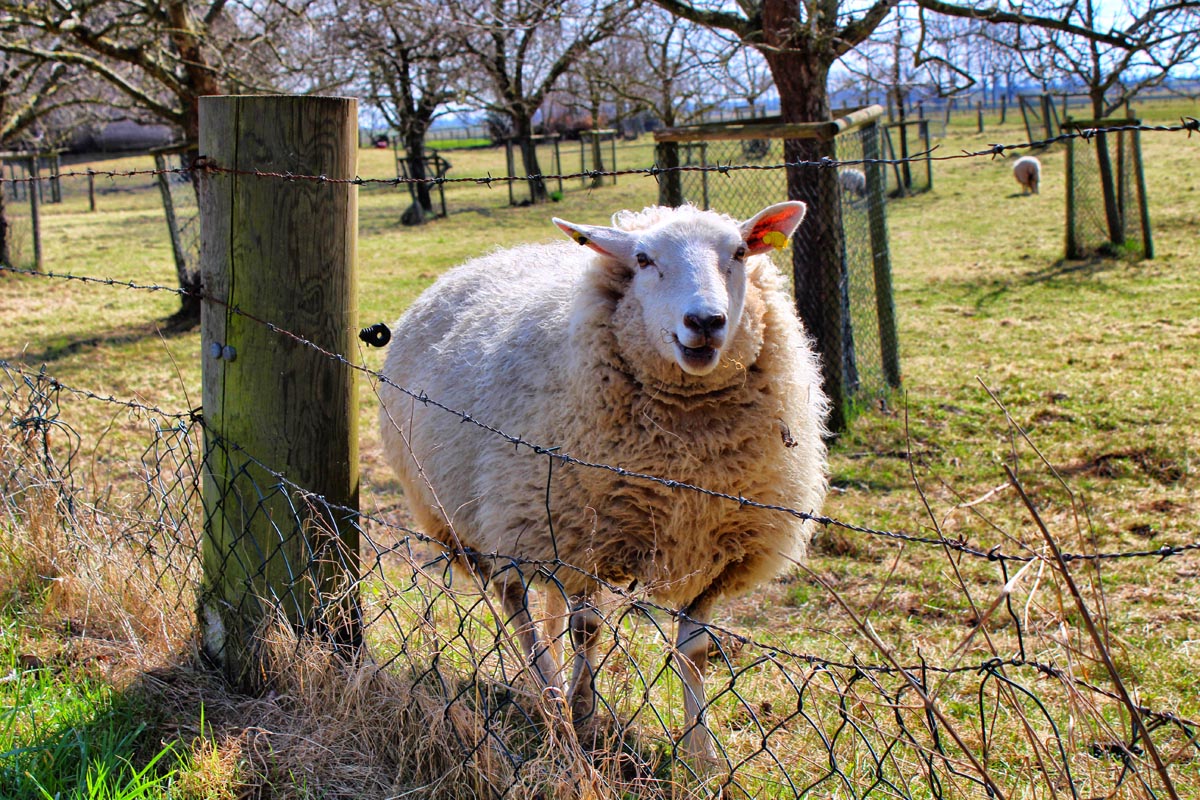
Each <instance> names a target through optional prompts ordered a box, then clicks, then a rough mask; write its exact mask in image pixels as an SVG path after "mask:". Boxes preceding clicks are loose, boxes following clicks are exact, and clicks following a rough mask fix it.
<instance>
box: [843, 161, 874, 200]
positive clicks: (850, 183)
mask: <svg viewBox="0 0 1200 800" xmlns="http://www.w3.org/2000/svg"><path fill="white" fill-rule="evenodd" d="M838 183H839V184H841V186H842V191H843V192H845V193H847V194H851V195H854V196H855V197H859V198H862V197H866V196H867V176H866V175H864V174H863V171H862V170H861V169H854V168H853V167H850V168H847V169H843V170H841V171H840V172H838Z"/></svg>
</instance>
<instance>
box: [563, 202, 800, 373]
mask: <svg viewBox="0 0 1200 800" xmlns="http://www.w3.org/2000/svg"><path fill="white" fill-rule="evenodd" d="M804 211H805V207H804V204H803V203H796V202H794V203H780V204H778V205H774V206H771V207H769V208H767V209H765V210H763V211H761V212H760V213H758V214H756V215H755V216H754V217H752V218H751V219H749V220H747V221H746V222H743V223H740V224H739V223H737V222H736V221H734V220H732V219H730V218H729V217H726V216H722V215H720V214H715V213H711V212H704V211H699V210H697V209H695V208H692V207H690V206H685V207H683V208H680V209H678V210H676V211H674V212H670V211H662V213H659V214H657V215H656V217H657V219H656V221H655V222H654V223H653V224H651V225H649V226H647V227H639V228H636V229H634V230H623V229H621V228H603V227H595V226H590V225H576V224H573V223H569V222H564V221H563V220H560V219H555V220H554V223H555V224H556V225H558V227H560V228H562V229H563V230H564V231H565V232H566V233H567V234H568V235H569V236H571V238H573V239H575V241H577V242H579V243H580V244H583V245H586V246H588V247H591V248H592V249H593V250H596V251H597V252H599V253H602V254H603V255H605V256H608V257H610V258H612V259H615V260H616V261H617V262H619V263H620V264H621V265H623V266H624V267H625V269H627V270H628V271H629V272H630V274H631V275H632V277H631V279H630V282H629V288H628V290H627V291H628V293H629V294H631V295H632V297H633V298H634V299H635V300H636V301H637V304H638V306H639V307H640V308H641V312H642V322H643V324H644V325H645V330H646V339H647V341H649V342H650V343H651V344H652V345H653V346H654V347H655V349H656V350H657V353H658V355H659V356H660V357H661V358H662V359H664V360H665V361H668V362H673V363H674V364H676V365H678V367H679V368H680V369H681V370H683V371H684V372H685V373H687V374H689V375H696V376H704V375H708V374H709V373H711V372H712V371H713V370H715V369H716V368H717V365H718V364H720V362H721V356H722V354H723V353H724V352H725V350H726V349H728V347H729V346H730V344H731V338H732V337H733V336H734V335H735V334H736V332H737V331H738V329H739V327H740V325H741V317H742V309H743V305H744V303H745V299H746V280H747V273H746V259H747V258H749V257H751V256H754V255H757V254H760V253H765V252H768V251H770V250H772V249H776V248H780V247H783V246H784V245H785V244H786V243H787V240H788V237H789V236H791V234H792V232H793V231H794V230H795V229H796V226H797V225H799V224H800V221H801V220H802V219H803V218H804Z"/></svg>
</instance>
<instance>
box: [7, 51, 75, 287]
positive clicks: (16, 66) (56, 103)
mask: <svg viewBox="0 0 1200 800" xmlns="http://www.w3.org/2000/svg"><path fill="white" fill-rule="evenodd" d="M0 33H3V34H4V35H11V33H12V30H11V28H8V29H6V28H0ZM68 78H69V71H68V69H67V67H65V66H63V65H61V64H46V63H44V62H41V61H39V60H38V59H35V58H30V57H27V56H17V55H12V54H8V53H3V52H0V150H11V149H17V148H18V147H19V146H20V145H21V144H23V140H24V139H25V138H26V137H27V136H28V134H29V133H30V132H32V131H33V130H34V128H35V126H37V124H38V122H39V121H41V120H43V119H45V118H46V117H48V116H50V115H52V114H53V113H54V112H55V111H57V110H60V109H62V108H65V107H67V106H68V105H70V104H71V103H73V102H75V101H76V100H77V97H78V96H77V95H72V93H71V92H70V89H69V81H68ZM30 189H31V190H35V189H36V187H30ZM5 195H6V192H5V188H4V186H3V185H0V265H5V266H9V265H11V264H12V249H11V248H12V244H11V238H10V233H9V231H10V226H9V223H8V216H7V213H6V209H5Z"/></svg>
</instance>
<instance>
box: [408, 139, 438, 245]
mask: <svg viewBox="0 0 1200 800" xmlns="http://www.w3.org/2000/svg"><path fill="white" fill-rule="evenodd" d="M404 151H405V154H406V155H405V158H406V160H407V161H408V175H409V177H410V178H412V179H413V180H414V181H418V182H417V183H414V184H412V187H413V197H414V199H415V201H416V204H417V206H418V207H419V209H420V211H421V221H422V222H424V219H425V217H427V216H432V215H433V198H432V197H430V194H429V184H428V183H425V179H426V178H427V177H428V175H427V174H426V172H425V131H424V130H423V129H421V128H419V127H417V126H415V125H410V126H408V128H407V129H406V130H405V131H404Z"/></svg>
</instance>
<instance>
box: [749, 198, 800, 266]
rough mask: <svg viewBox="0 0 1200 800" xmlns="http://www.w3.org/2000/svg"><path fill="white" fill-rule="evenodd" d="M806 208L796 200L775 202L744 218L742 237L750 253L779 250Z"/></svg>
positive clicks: (798, 223) (798, 222)
mask: <svg viewBox="0 0 1200 800" xmlns="http://www.w3.org/2000/svg"><path fill="white" fill-rule="evenodd" d="M807 210H808V208H807V207H806V206H805V205H804V203H801V202H800V201H798V200H793V201H790V202H787V203H776V204H775V205H773V206H767V207H766V208H764V209H763V210H762V211H760V212H758V213H757V214H755V215H754V216H753V217H751V218H750V219H748V220H746V221H745V222H743V223H742V225H741V231H742V239H744V240H745V242H746V248H747V250H749V252H750V255H757V254H759V253H766V252H768V251H769V250H773V249H774V250H781V249H782V248H784V247H786V246H787V243H788V239H789V238H791V235H792V233H793V232H794V231H795V230H796V228H797V227H798V226H799V225H800V222H801V221H802V220H803V219H804V212H805V211H807Z"/></svg>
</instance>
